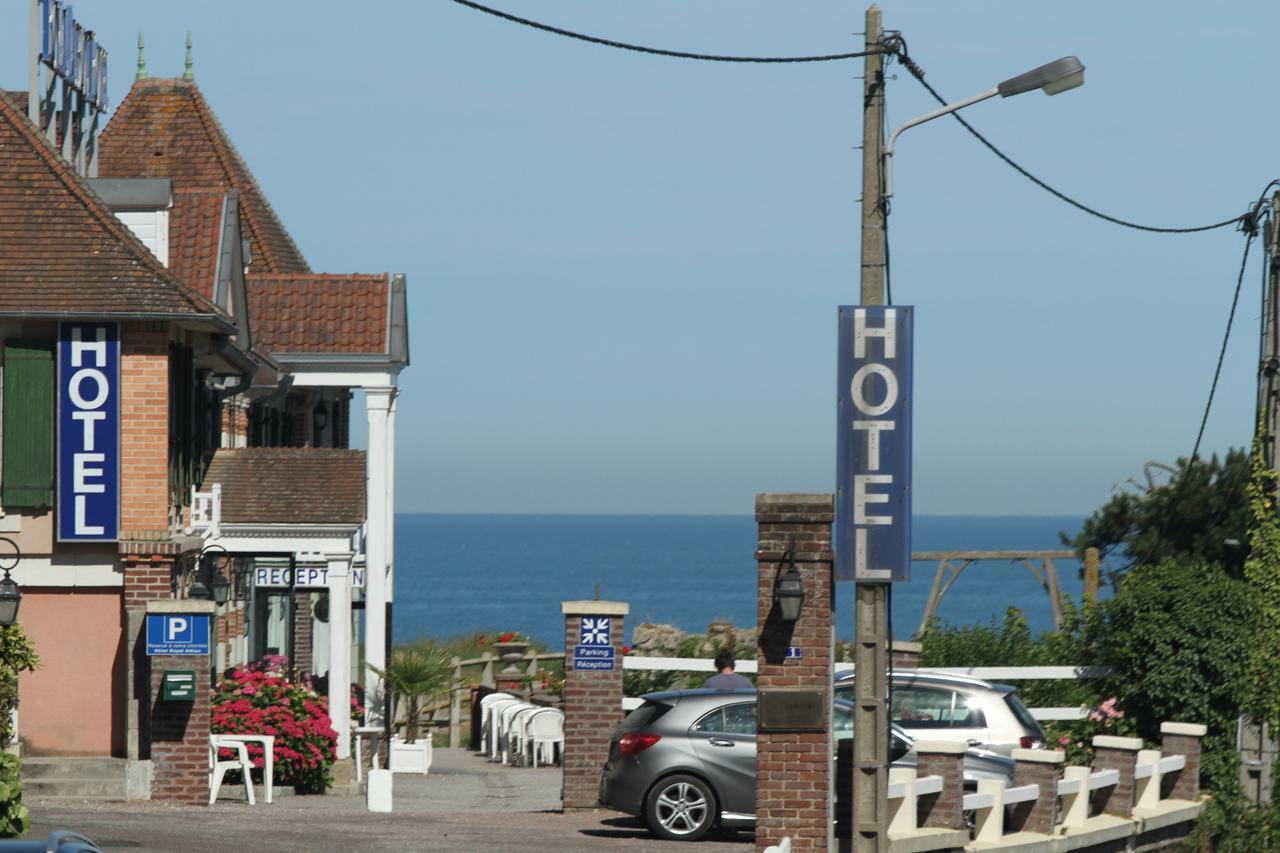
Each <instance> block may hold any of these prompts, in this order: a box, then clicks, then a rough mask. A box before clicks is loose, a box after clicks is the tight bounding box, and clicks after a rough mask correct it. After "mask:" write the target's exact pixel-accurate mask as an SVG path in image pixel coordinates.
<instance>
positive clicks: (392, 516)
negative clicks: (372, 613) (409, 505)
mask: <svg viewBox="0 0 1280 853" xmlns="http://www.w3.org/2000/svg"><path fill="white" fill-rule="evenodd" d="M399 399H400V389H399V388H392V389H391V399H390V402H389V403H388V404H387V490H386V506H387V509H386V514H387V538H386V543H387V546H386V558H387V602H388V603H391V602H394V601H395V600H396V583H395V580H396V571H395V567H396V408H397V407H396V401H397V400H399ZM389 627H390V626H389Z"/></svg>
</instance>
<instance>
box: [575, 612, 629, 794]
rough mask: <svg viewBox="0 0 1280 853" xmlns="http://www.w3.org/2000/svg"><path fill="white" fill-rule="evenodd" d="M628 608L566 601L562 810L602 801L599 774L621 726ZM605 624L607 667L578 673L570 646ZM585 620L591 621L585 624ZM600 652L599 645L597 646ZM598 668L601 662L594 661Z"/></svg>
mask: <svg viewBox="0 0 1280 853" xmlns="http://www.w3.org/2000/svg"><path fill="white" fill-rule="evenodd" d="M629 610H630V607H628V606H627V605H626V604H624V603H622V602H620V601H565V602H562V603H561V605H560V612H561V613H563V614H564V787H563V788H562V789H561V793H560V798H561V800H562V801H563V805H564V808H566V809H592V808H595V807H596V805H597V804H598V803H599V801H600V772H601V770H603V768H604V764H605V762H606V761H607V760H608V759H609V738H610V736H612V735H613V730H614V729H615V728H617V727H618V723H619V722H621V721H622V645H623V637H624V636H625V634H624V633H623V629H624V627H625V626H624V620H625V618H626V615H627V613H628V611H629ZM603 619H608V620H609V621H608V626H609V631H608V642H609V648H611V649H612V650H613V660H612V663H611V665H610V668H608V669H605V668H603V666H600V668H595V669H577V668H575V666H574V647H575V646H579V645H582V640H583V631H584V630H589V627H588V625H594V626H596V627H600V626H601V624H602V623H601V621H600V620H603ZM584 620H592V621H591V622H590V623H588V624H587V625H584ZM601 648H603V646H601ZM592 663H595V664H597V665H600V664H602V663H603V661H600V660H598V659H597V660H595V661H592Z"/></svg>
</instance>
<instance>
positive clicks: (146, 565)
mask: <svg viewBox="0 0 1280 853" xmlns="http://www.w3.org/2000/svg"><path fill="white" fill-rule="evenodd" d="M118 553H119V555H120V562H121V566H122V567H123V569H124V589H123V603H124V616H125V635H124V642H125V648H126V649H127V650H128V653H127V655H126V656H125V680H126V685H127V687H126V690H127V693H126V696H127V700H126V702H125V755H126V757H128V758H129V759H130V760H131V761H140V760H141V761H145V760H147V759H148V758H149V757H150V749H151V734H150V710H151V701H150V700H151V685H150V682H149V680H148V679H149V678H150V670H149V668H148V666H147V654H146V635H145V630H146V621H147V620H146V615H147V602H148V601H156V600H163V599H169V598H172V596H173V593H172V591H171V589H172V587H171V579H172V577H173V561H174V558H175V555H176V554H177V553H178V546H177V545H175V544H174V543H172V542H152V543H147V542H121V543H120V544H119V546H118Z"/></svg>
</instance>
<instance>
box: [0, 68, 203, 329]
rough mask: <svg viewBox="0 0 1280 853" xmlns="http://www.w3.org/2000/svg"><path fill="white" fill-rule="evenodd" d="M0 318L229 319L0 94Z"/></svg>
mask: <svg viewBox="0 0 1280 853" xmlns="http://www.w3.org/2000/svg"><path fill="white" fill-rule="evenodd" d="M0 313H8V314H19V313H21V314H54V313H66V314H158V315H166V314H172V315H197V316H214V317H217V318H218V319H220V320H222V321H223V322H225V321H226V317H225V315H224V314H223V313H222V312H221V311H219V310H218V309H217V308H216V307H214V305H212V304H211V303H210V302H209V301H208V300H206V299H204V298H203V297H201V296H200V295H199V294H198V293H196V292H195V291H193V290H191V289H190V288H188V287H187V286H186V285H185V284H184V283H183V282H182V281H181V280H180V279H178V278H177V277H175V276H173V275H171V274H170V273H169V272H168V271H167V270H166V269H165V268H164V266H162V265H161V264H160V262H159V261H158V260H156V258H155V256H154V255H152V254H151V252H150V250H148V249H147V247H146V246H144V245H143V244H142V243H141V242H140V241H139V240H138V238H137V237H135V236H134V234H133V232H131V231H130V230H129V229H128V228H126V227H125V226H124V225H123V224H122V223H121V222H120V221H119V220H118V219H116V218H115V217H114V216H113V215H112V214H111V212H110V211H109V210H108V209H107V208H106V205H105V204H103V203H102V201H101V199H99V198H98V196H97V195H96V194H95V193H94V192H93V190H92V189H90V188H89V185H88V184H87V183H86V182H85V181H84V179H82V178H81V177H79V176H78V175H76V174H75V173H74V172H72V171H71V169H70V168H68V166H67V164H66V163H65V162H63V160H62V159H61V157H59V155H58V154H57V152H55V151H54V150H53V149H52V148H51V147H50V145H49V143H48V141H47V140H45V138H44V137H43V136H41V135H40V133H39V131H38V129H37V128H36V127H35V126H34V125H33V124H32V123H31V122H30V121H29V120H28V119H27V117H26V115H25V114H24V113H23V112H21V111H20V110H18V108H17V106H16V105H15V104H14V103H13V102H12V101H11V100H10V99H9V97H8V96H7V95H5V94H4V93H2V92H0Z"/></svg>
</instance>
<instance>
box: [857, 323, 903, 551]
mask: <svg viewBox="0 0 1280 853" xmlns="http://www.w3.org/2000/svg"><path fill="white" fill-rule="evenodd" d="M896 319H897V318H896V311H895V309H893V308H888V309H886V310H885V312H884V325H883V326H879V327H877V326H868V325H867V312H866V310H864V309H862V308H858V309H856V310H855V311H854V312H853V355H854V357H855V358H858V359H863V358H868V355H867V350H868V349H869V348H870V347H871V346H873V343H872V342H871V339H872V338H879V339H880V340H879V344H880V347H881V349H882V351H883V352H882V357H883V359H884V360H885V361H893V360H894V359H895V358H896V357H897V341H896V339H895V332H894V323H895V320H896ZM849 397H850V399H851V400H852V401H853V406H854V408H855V409H856V410H857V412H858V414H859V415H860V416H862V417H861V418H859V419H857V420H854V422H853V430H854V432H855V433H857V434H859V435H861V434H863V433H865V434H866V441H867V455H866V469H867V470H868V471H879V470H880V434H881V432H882V431H884V432H888V431H892V430H894V429H896V427H897V424H896V423H895V422H894V421H893V420H892V419H881V418H883V416H884V415H887V414H888V413H889V412H890V411H892V410H893V407H894V406H895V405H896V404H897V402H898V377H897V376H896V375H895V374H894V372H893V369H892V367H890V366H889V365H888V364H884V363H880V362H870V363H868V364H864V365H863V366H862V367H860V368H859V369H858V371H857V372H856V373H855V374H854V375H853V379H852V380H851V381H850V387H849ZM864 418H866V419H864ZM871 418H876V419H879V420H870V419H871ZM893 485H894V482H893V475H891V474H863V473H858V474H855V475H854V477H853V523H854V525H855V527H854V550H855V552H856V556H855V571H856V572H857V573H858V574H859V575H862V574H863V573H865V572H867V570H868V566H867V527H868V526H870V525H891V524H893V516H891V515H872V514H871V513H870V512H868V509H869V508H870V507H873V506H874V505H875V504H887V503H889V492H890V491H891V490H892V488H893ZM875 487H887V488H885V490H884V491H879V490H873V489H874V488H875Z"/></svg>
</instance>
